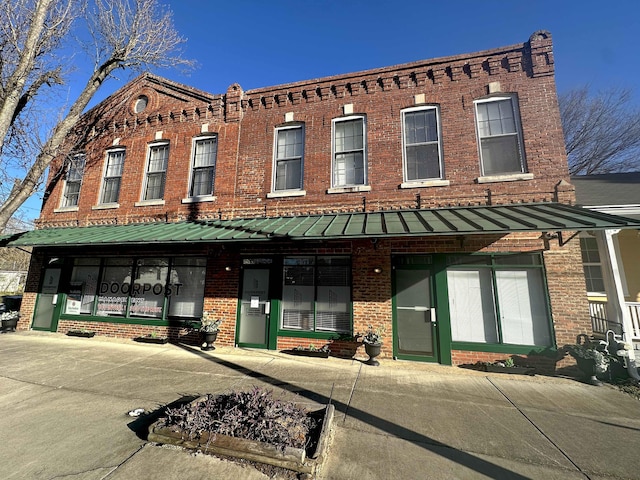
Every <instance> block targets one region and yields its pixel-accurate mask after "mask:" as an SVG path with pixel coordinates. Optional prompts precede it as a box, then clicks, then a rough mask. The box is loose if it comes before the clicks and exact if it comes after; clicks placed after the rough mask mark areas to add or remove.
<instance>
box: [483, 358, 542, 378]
mask: <svg viewBox="0 0 640 480" xmlns="http://www.w3.org/2000/svg"><path fill="white" fill-rule="evenodd" d="M476 366H477V368H478V370H482V371H484V372H493V373H510V374H516V375H535V371H536V370H535V368H531V367H525V366H519V365H516V364H515V363H514V361H513V358H507V359H506V360H497V361H495V362H477V363H476Z"/></svg>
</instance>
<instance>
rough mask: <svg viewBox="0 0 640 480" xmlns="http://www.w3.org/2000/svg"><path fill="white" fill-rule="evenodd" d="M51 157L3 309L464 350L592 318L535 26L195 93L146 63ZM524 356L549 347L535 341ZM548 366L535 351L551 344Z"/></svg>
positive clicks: (610, 222)
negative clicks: (19, 286) (341, 70)
mask: <svg viewBox="0 0 640 480" xmlns="http://www.w3.org/2000/svg"><path fill="white" fill-rule="evenodd" d="M67 147H68V152H67V153H65V155H61V157H60V158H59V159H58V161H57V162H55V163H54V164H53V165H52V168H51V172H50V175H49V180H48V187H47V192H46V198H45V201H44V205H43V208H42V213H41V216H40V219H39V221H38V229H37V230H35V231H33V232H29V233H27V234H25V235H23V236H22V237H20V238H18V239H13V241H11V242H10V243H9V244H10V245H33V246H34V255H33V261H32V264H31V269H30V276H29V279H28V286H27V292H26V293H25V298H24V302H23V307H22V319H21V325H20V327H21V328H23V329H26V328H32V329H37V330H46V331H59V332H65V331H67V330H68V329H70V328H79V327H84V328H88V329H91V330H94V331H96V332H98V334H99V335H111V336H121V337H133V336H136V335H140V334H144V333H149V332H151V331H156V332H159V333H168V334H169V335H170V336H172V337H173V338H177V337H178V336H179V335H181V334H183V333H184V332H185V330H184V329H183V327H184V322H188V321H190V320H194V319H199V318H201V317H202V315H203V312H207V313H210V314H211V315H212V316H214V317H217V318H221V319H222V326H221V332H220V334H219V336H218V340H217V344H224V345H238V346H247V347H255V348H265V349H283V348H290V347H294V346H297V345H304V346H306V345H309V344H314V345H316V346H318V347H319V346H321V345H323V344H325V343H334V342H336V339H344V338H348V337H350V336H353V335H354V334H356V333H358V332H363V331H364V330H365V329H366V328H367V326H368V325H372V326H373V327H374V328H378V327H381V328H382V329H383V330H384V333H383V337H384V340H385V343H384V347H383V355H384V356H386V357H387V358H389V357H395V358H401V359H414V360H423V361H435V362H440V363H443V364H461V363H469V362H475V361H477V360H489V359H494V358H505V357H506V356H511V355H522V356H528V357H529V361H531V362H534V361H536V360H535V357H536V353H538V352H554V351H555V349H556V347H557V346H562V345H564V344H567V343H574V342H575V338H576V335H577V334H580V333H590V330H591V326H590V321H589V309H588V305H587V300H586V298H587V297H586V291H585V280H584V275H583V271H582V265H581V259H580V248H579V242H578V240H577V238H574V233H575V232H576V231H579V230H585V229H591V230H593V229H599V228H609V227H612V226H615V227H616V228H627V227H631V226H637V224H635V223H634V222H632V221H628V220H627V219H621V218H617V217H613V216H609V215H604V214H600V213H597V212H592V211H586V210H582V209H580V208H577V207H575V206H573V203H574V189H573V187H572V186H571V185H570V183H569V173H568V168H567V159H566V154H565V150H564V143H563V135H562V128H561V125H560V118H559V112H558V105H557V98H556V88H555V83H554V60H553V52H552V42H551V35H550V34H549V33H548V32H544V31H540V32H536V33H534V34H533V35H532V36H531V38H530V40H529V41H527V42H525V43H523V44H518V45H513V46H509V47H503V48H497V49H494V50H489V51H482V52H477V53H471V54H465V55H459V56H453V57H446V58H438V59H433V60H424V61H417V62H414V63H409V64H403V65H396V66H391V67H385V68H378V69H374V70H368V71H364V72H356V73H349V74H344V75H337V76H332V77H327V78H320V79H314V80H308V81H299V82H295V83H289V84H285V85H278V86H275V87H267V88H259V89H255V90H248V91H243V89H242V88H241V86H240V85H238V84H233V85H231V86H230V87H229V88H228V90H227V91H226V93H224V94H215V95H214V94H209V93H206V92H203V91H199V90H196V89H193V88H190V87H188V86H185V85H180V84H177V83H174V82H171V81H169V80H166V79H163V78H159V77H156V76H153V75H143V76H141V77H139V78H137V79H136V80H134V81H132V82H131V83H129V84H128V85H126V86H125V87H123V88H122V89H120V90H119V91H118V92H116V93H115V94H113V95H112V96H110V97H109V98H107V99H106V100H104V101H103V102H102V103H100V104H99V105H98V106H96V107H95V108H93V109H92V110H90V111H89V112H87V113H86V115H85V116H84V117H83V120H82V122H81V123H80V124H79V125H78V126H77V129H76V131H75V134H74V135H73V136H70V137H69V139H68V145H67ZM538 358H547V357H544V356H541V357H538ZM551 363H553V361H551Z"/></svg>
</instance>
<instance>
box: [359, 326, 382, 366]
mask: <svg viewBox="0 0 640 480" xmlns="http://www.w3.org/2000/svg"><path fill="white" fill-rule="evenodd" d="M383 333H384V327H382V326H380V327H378V328H376V329H375V330H374V329H373V327H372V326H371V325H369V328H368V330H367V331H366V332H365V333H363V334H361V335H359V336H360V337H361V340H362V343H364V350H365V352H367V355H369V360H367V361H366V362H365V363H366V364H367V365H373V366H378V365H380V362H378V361H377V360H375V358H376V357H377V356H378V355H380V350H381V349H382V334H383Z"/></svg>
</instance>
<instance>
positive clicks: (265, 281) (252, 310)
mask: <svg viewBox="0 0 640 480" xmlns="http://www.w3.org/2000/svg"><path fill="white" fill-rule="evenodd" d="M269 272H270V269H269V268H245V269H244V270H243V274H242V294H241V297H240V307H239V310H240V311H239V318H238V333H237V339H238V345H239V346H245V347H257V348H267V346H268V340H269V317H270V312H271V300H270V298H269Z"/></svg>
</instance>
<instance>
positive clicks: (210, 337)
mask: <svg viewBox="0 0 640 480" xmlns="http://www.w3.org/2000/svg"><path fill="white" fill-rule="evenodd" d="M217 338H218V332H202V342H203V343H204V344H205V345H204V346H203V347H202V350H205V351H207V350H215V349H216V347H214V346H213V342H215V341H216V339H217Z"/></svg>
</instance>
